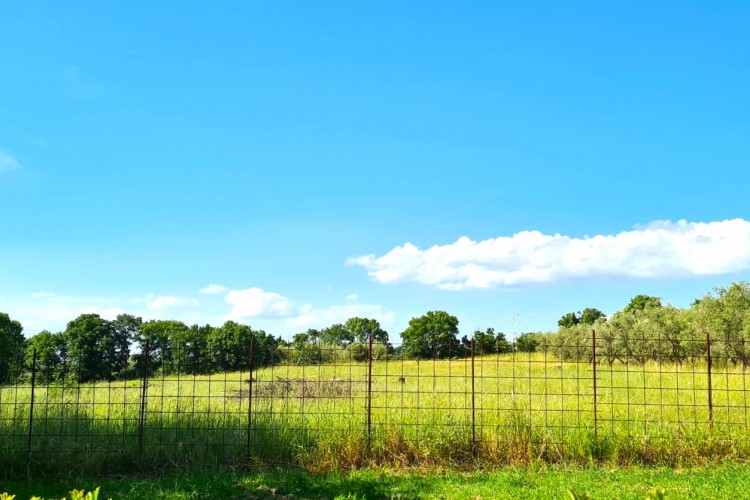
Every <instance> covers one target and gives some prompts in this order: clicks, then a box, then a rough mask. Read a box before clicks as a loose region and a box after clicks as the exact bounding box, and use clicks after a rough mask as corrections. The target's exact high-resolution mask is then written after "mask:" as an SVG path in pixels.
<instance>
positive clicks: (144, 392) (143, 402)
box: [138, 340, 151, 454]
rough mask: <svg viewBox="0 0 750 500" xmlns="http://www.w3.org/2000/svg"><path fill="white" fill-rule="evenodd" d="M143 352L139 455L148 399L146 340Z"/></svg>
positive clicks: (141, 448) (147, 348)
mask: <svg viewBox="0 0 750 500" xmlns="http://www.w3.org/2000/svg"><path fill="white" fill-rule="evenodd" d="M143 347H144V352H143V353H141V355H142V359H143V377H141V408H140V415H139V418H138V449H139V450H140V452H141V454H142V453H143V432H144V430H145V426H146V399H147V397H148V369H149V366H148V365H149V357H150V356H151V353H150V351H149V341H148V340H146V345H144V346H143Z"/></svg>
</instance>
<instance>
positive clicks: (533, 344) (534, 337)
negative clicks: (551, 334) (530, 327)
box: [515, 332, 539, 352]
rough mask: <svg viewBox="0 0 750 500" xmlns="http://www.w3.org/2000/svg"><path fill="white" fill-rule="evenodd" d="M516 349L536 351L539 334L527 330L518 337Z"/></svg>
mask: <svg viewBox="0 0 750 500" xmlns="http://www.w3.org/2000/svg"><path fill="white" fill-rule="evenodd" d="M515 345H516V349H517V350H518V351H520V352H536V348H537V347H538V346H539V335H538V334H536V333H534V332H525V333H522V334H521V335H519V336H518V337H516V340H515Z"/></svg>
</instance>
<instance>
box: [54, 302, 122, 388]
mask: <svg viewBox="0 0 750 500" xmlns="http://www.w3.org/2000/svg"><path fill="white" fill-rule="evenodd" d="M113 338H114V327H113V326H112V323H111V322H110V321H107V320H106V319H104V318H102V317H101V316H99V315H98V314H81V315H80V316H78V317H77V318H76V319H74V320H73V321H70V322H69V323H68V326H67V328H66V329H65V341H66V344H67V351H68V355H69V357H70V364H71V370H72V371H73V373H74V374H75V377H76V380H78V381H79V382H89V381H92V380H101V379H106V378H111V377H112V372H113V367H112V366H111V365H110V364H109V363H108V362H107V360H106V353H107V351H108V350H110V349H111V345H112V342H113V341H114V340H113Z"/></svg>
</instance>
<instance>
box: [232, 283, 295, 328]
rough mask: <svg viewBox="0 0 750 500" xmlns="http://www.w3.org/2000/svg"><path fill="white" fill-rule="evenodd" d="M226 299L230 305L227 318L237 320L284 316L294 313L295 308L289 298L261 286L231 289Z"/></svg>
mask: <svg viewBox="0 0 750 500" xmlns="http://www.w3.org/2000/svg"><path fill="white" fill-rule="evenodd" d="M226 301H227V303H228V304H231V305H232V310H231V311H230V312H229V314H228V315H227V318H228V319H231V320H237V321H238V320H242V319H246V318H285V317H288V316H292V315H294V314H295V310H296V307H295V305H294V303H293V302H292V301H291V300H290V299H288V298H286V297H284V296H283V295H280V294H278V293H274V292H267V291H265V290H263V289H261V288H246V289H244V290H232V291H230V292H229V293H227V296H226Z"/></svg>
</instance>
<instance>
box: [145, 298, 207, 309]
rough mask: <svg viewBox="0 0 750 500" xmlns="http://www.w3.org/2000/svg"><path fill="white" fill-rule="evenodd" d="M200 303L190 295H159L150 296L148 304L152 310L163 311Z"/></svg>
mask: <svg viewBox="0 0 750 500" xmlns="http://www.w3.org/2000/svg"><path fill="white" fill-rule="evenodd" d="M197 305H198V301H197V300H196V299H193V298H190V297H177V296H173V295H157V296H156V297H151V296H148V298H147V306H148V308H149V309H151V310H152V311H162V310H164V309H181V308H186V307H187V308H189V307H195V306H197Z"/></svg>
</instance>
